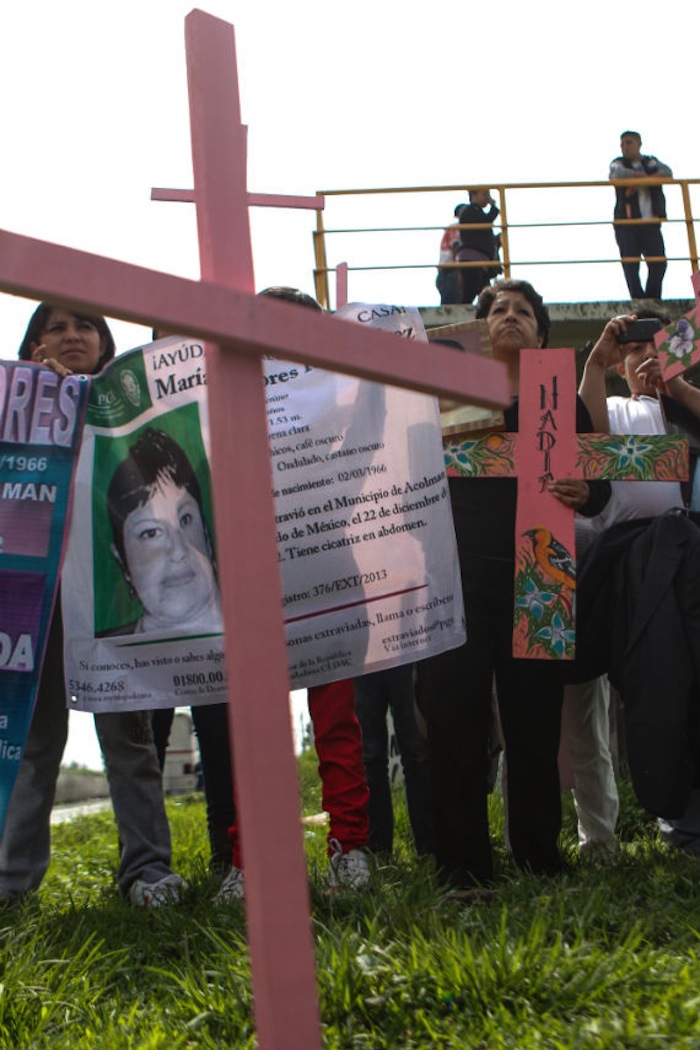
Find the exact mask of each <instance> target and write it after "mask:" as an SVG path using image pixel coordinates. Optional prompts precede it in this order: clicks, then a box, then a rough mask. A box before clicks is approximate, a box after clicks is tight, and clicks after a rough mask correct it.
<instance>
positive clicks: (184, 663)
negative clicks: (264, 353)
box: [63, 306, 464, 710]
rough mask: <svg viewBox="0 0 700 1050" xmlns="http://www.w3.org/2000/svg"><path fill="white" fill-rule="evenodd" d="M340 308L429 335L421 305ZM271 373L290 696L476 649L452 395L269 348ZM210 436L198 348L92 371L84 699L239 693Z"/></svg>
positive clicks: (73, 537)
mask: <svg viewBox="0 0 700 1050" xmlns="http://www.w3.org/2000/svg"><path fill="white" fill-rule="evenodd" d="M342 313H343V316H344V323H347V321H348V320H352V321H355V322H356V323H359V324H363V323H365V324H382V325H383V326H385V327H389V328H390V330H392V331H395V332H396V334H397V336H398V337H403V338H410V339H415V338H422V339H425V334H424V331H423V326H422V322H421V320H420V315H419V313H418V311H417V310H412V309H409V308H404V307H388V306H387V307H384V306H379V307H378V306H374V307H372V306H367V307H365V306H355V307H348V308H346V309H345V311H343V312H342ZM339 323H340V322H339ZM263 382H264V384H265V392H266V397H267V410H268V420H269V432H270V457H271V471H272V485H273V491H274V497H275V514H276V525H277V541H278V556H279V560H280V565H281V568H282V577H283V592H284V595H283V613H284V618H285V625H286V629H287V640H288V651H289V669H290V687H291V688H302V687H306V686H310V685H317V684H322V683H324V682H329V681H333V680H336V679H339V678H346V677H354V676H356V675H359V674H363V673H367V672H369V671H375V670H380V669H382V668H385V667H390V666H394V665H396V664H400V663H406V662H410V661H413V660H416V659H421V658H424V657H426V656H428V655H432V654H433V653H437V652H441V651H443V650H444V649H449V648H452V647H454V646H456V645H459V644H461V643H462V642H463V640H464V629H463V610H462V599H461V590H460V587H459V575H458V568H457V556H456V547H455V541H454V532H453V527H452V518H451V513H450V507H449V499H448V490H447V483H446V479H445V473H444V467H443V458H442V446H441V441H440V424H439V417H438V410H437V404H436V402H435V400H434V399H433V398H428V397H425V396H423V395H418V394H412V393H409V392H406V391H401V390H397V389H394V388H390V387H384V386H381V385H379V384H373V383H367V382H366V381H362V380H358V379H353V378H351V377H344V376H339V375H336V374H331V373H328V372H325V371H323V370H320V369H315V368H309V367H307V366H303V365H297V364H293V363H289V362H283V361H279V360H272V359H270V360H266V361H265V362H264V368H263ZM210 440H211V435H210V433H209V420H208V413H207V401H206V362H205V355H204V347H203V345H202V344H201V343H199V342H197V341H196V340H192V339H177V338H170V339H166V340H160V341H159V342H157V343H153V344H151V345H150V346H146V347H142V348H139V349H137V350H135V351H132V352H131V353H129V354H125V355H123V356H121V357H119V358H118V359H117V360H116V361H115V362H113V363H112V364H111V365H110V366H109V367H108V368H107V369H105V371H104V372H103V373H102V374H101V375H100V376H99V377H97V378H96V379H95V380H94V382H93V386H92V391H91V397H90V403H89V406H88V414H87V422H86V428H85V435H84V440H83V450H82V453H81V458H80V464H79V468H78V475H77V480H76V512H75V514H74V517H73V527H72V529H71V534H70V540H69V545H68V551H67V555H66V572H65V579H64V585H63V601H64V610H65V620H66V635H67V643H66V654H67V657H66V662H67V675H68V686H69V696H70V703H71V705H72V706H74V707H75V708H76V709H82V710H120V709H130V708H134V707H150V708H156V707H170V706H173V705H190V704H196V703H208V702H209V703H213V702H220V701H222V700H224V699H225V698H226V681H225V669H224V659H223V653H224V640H223V635H222V621H221V602H220V595H219V589H218V576H217V568H216V538H215V535H214V519H213V512H212V492H211V480H210V474H209V465H208V449H209V442H210ZM232 454H235V451H232ZM240 454H242V455H244V454H245V450H241V452H240Z"/></svg>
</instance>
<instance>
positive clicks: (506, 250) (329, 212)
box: [313, 178, 700, 307]
mask: <svg viewBox="0 0 700 1050" xmlns="http://www.w3.org/2000/svg"><path fill="white" fill-rule="evenodd" d="M659 185H663V186H664V187H665V188H666V189H669V188H670V187H675V186H677V187H679V190H680V195H679V196H680V201H679V202H678V201H677V199H676V194H674V200H673V202H671V201H667V203H668V205H669V207H668V211H669V215H668V218H667V219H665V220H663V224H664V229H669V228H673V227H675V228H677V229H679V230H680V228H681V227H684V232H685V243H686V245H687V250H683V249H682V248H681V249H680V250H678V251H676V253H675V254H667V255H666V256H665V258H666V259H667V260H668V261H669V262H674V263H677V262H681V263H682V262H685V263H687V264H688V274H689V275H690V274H691V273H694V272H696V271H697V269H698V247H697V237H696V230H695V224H696V223H697V222H698V221H700V219H698V218H695V217H694V216H693V208H692V201H691V187H697V186H700V179H658V178H657V179H653V178H637V179H635V188H637V187H640V186H659ZM613 186H629V180H624V179H618V180H615V181H613V182H608V181H606V182H600V181H598V182H556V183H552V182H532V183H531V182H528V183H501V184H499V185H492V186H489V187H486V186H485V185H484V184H472V185H471V186H470V187H469V188H470V189H472V190H473V189H486V188H488V189H491V191H492V194H493V195H494V196H496V194H497V195H498V199H497V203H498V207H499V210H500V215H499V217H498V220H497V224H496V227H495V228H498V227H500V231H499V232H500V235H501V258H500V259H499V260H498V261H495V262H492V263H488V262H481V261H479V262H459V263H458V262H455V263H452V264H449V265H450V266H452V267H454V268H457V269H459V268H468V267H471V266H475V267H476V266H479V267H483V266H489V265H490V266H491V267H493V268H496V267H499V266H502V268H503V272H504V275H505V276H506V277H510V276H513V272H512V271H513V269H514V268H517V269H522V268H523V267H528V268H531V267H533V266H566V265H571V264H574V263H576V264H584V265H596V266H600V265H603V264H608V263H616V264H617V265H618V266H619V264H620V261H621V260H620V256H619V254H616V255H613V256H607V255H603V257H597V258H586V257H576V255H575V254H574V253H572V254H571V255H569V256H568V257H561V256H558V257H554V258H548V257H541V256H540V257H537V258H527V257H526V255H523V254H520V255H518V254H517V253H514V251H513V241H514V240H515V236H516V234H518V235H519V237H520V239H521V240H524V241H526V238H524V237H522V236H521V235H522V234H523V233H529V234H532V233H534V232H535V231H540V232H541V231H547V230H549V231H554V230H560V231H561V230H568V231H570V237H569V242H570V243H571V244H572V245H574V246H575V240H576V236H575V235H576V231H578V230H581V229H582V228H584V227H590V228H594V227H604V228H607V230H608V231H609V230H610V229H611V228H612V227H613V226H614V225H642V224H644V223H647V222H649V221H653V220H648V219H622V220H615V221H614V222H613V220H612V218H611V212H612V207H613V203H614V201H613V199H612V198H613V193H612V187H613ZM603 189H604V190H605V191H606V193H605V196H604V197H601V196H600V193H601V190H603ZM593 190H595V191H596V194H597V196H598V198H599V200H601V203H602V205H603V207H604V208H605V211H604V212H603V210H602V208H600V207H597V205H596V208H595V209H594V210H593V212H592V214H591V217H589V218H582V217H581V208H582V199H583V198H582V191H593ZM559 191H561V192H562V194H564V195H565V196H564V197H562V199H564V200H566V199H567V198H568V199H570V202H571V204H570V207H571V210H572V211H574V210H576V217H575V218H568V217H566V216H564V217H559V216H557V217H555V218H551V219H550V218H548V220H547V221H520V220H518V221H514V222H510V221H509V217H508V216H509V211H511V206H513V209H512V210H513V211H517V210H518V208H517V205H518V202H519V198H522V197H523V196H524V197H526V198H527V199H528V201H529V202H530V203H532V202H533V201H538V196H539V197H540V200H539V201H538V203H537V205H536V206H537V207H540V208H544V210H545V211H547V208H548V202H547V199H546V198H547V195H549V197H550V198H551V196H552V194H554V193H557V194H558V193H559ZM695 192H696V191H695ZM319 193H320V194H321V193H322V194H323V196H324V197H325V199H326V207H325V212H322V211H319V212H317V216H316V230H315V232H314V234H313V242H314V263H315V269H314V281H315V288H316V298H317V299H318V300H319V302H320V303H322V304H323V305H324V306H325V307H329V306H330V305H331V287H330V282H329V277H330V275H333V274H334V273H335V272H336V268H337V266H338V264H340V263H341V262H342V263H347V268H348V274H350V275H352V273H353V272H360V271H368V270H374V271H380V270H396V271H398V270H417V269H418V270H420V269H423V270H433V271H436V267H437V260H436V259H435V258H430V259H426V258H425V257H421V253H424V251H425V248H424V247H423V246H422V245H420V246H418V247H417V248H416V247H415V240H416V239H415V237H414V238H413V239H411V238H409V237H408V235H409V234H414V235H417V234H419V233H421V234H424V233H426V232H427V231H430V232H431V233H432V231H435V232H436V234H437V232H438V231H439V232H440V234H441V233H442V231H443V230H444V228H445V225H446V224H445V223H444V222H443V223H442V224H441V225H421V226H417V225H413V226H403V225H356V224H354V222H351V223H350V224H345V225H344V226H336V227H332V228H327V227H326V225H325V223H326V222H327V221H329V220H331V221H332V220H333V215H334V205H336V203H337V202H339V201H341V202H342V203H344V204H346V205H347V204H348V203H352V204H353V207H352V209H351V210H352V212H353V219H354V217H355V216H357V215H364V214H365V212H366V211H367V210H370V211H371V210H372V209H371V207H370V201H371V200H372V199H373V198H379V197H381V198H382V208H383V209H384V213H385V214H387V215H389V216H390V214H391V211H392V207H393V206H395V205H396V204H397V201H400V200H401V199H403V195H406V196H407V195H419V196H418V198H416V197H414V198H413V200H414V201H415V200H417V199H419V200H421V201H425V202H426V207H424V208H421V209H420V210H421V214H426V213H427V212H432V213H433V214H437V213H438V211H439V209H441V208H442V206H443V205H442V201H443V200H444V199H445V198H446V196H447V195H453V199H460V200H465V201H466V200H467V199H468V197H467V196H466V195H467V193H468V189H467V187H465V186H464V185H461V186H420V187H393V188H385V189H351V190H320V191H319ZM430 195H432V197H433V201H432V202H431V201H430ZM669 196H670V194H669ZM358 198H364V200H363V201H362V203H359V206H358V203H357V199H358ZM677 203H680V207H672V204H673V205H674V206H675V205H676V204H677ZM431 204H432V207H431ZM390 205H391V206H392V207H390ZM522 210H523V209H522V208H520V211H522ZM525 210H527V209H525ZM554 210H555V212H556V209H554ZM583 210H584V212H586V211H588V212H589V213H590V202H589V203H587V204H586V205H585V207H584V209H583ZM345 212H346V213H347V212H348V208H347V207H346V208H345ZM516 218H517V216H516ZM460 228H463V229H486V228H488V229H492V228H494V227H493V226H492V224H490V223H483V224H469V225H464V226H462V227H460ZM360 234H371V235H374V241H375V250H376V243H377V241H376V237H377V236H379V235H387V236H388V235H390V234H391V235H392V236H393V235H405V236H406V238H407V239H406V242H405V244H406V247H405V248H404V249H402V258H401V261H398V262H391V263H380V262H378V261H377V260H376V258H375V259H374V260H373V259H372V258H365V257H364V256H363V255H362V254H361V249H358V250H357V251H355V250H354V248H352V247H351V245H352V243H353V238H357V236H358V235H360ZM341 235H342V237H341ZM336 239H337V240H341V239H342V242H343V243H342V248H341V249H340V254H338V253H337V252H335V253H331V252H329V244H332V243H333V241H334V240H336ZM676 239H677V238H676ZM540 240H541V238H540ZM401 243H402V244H403V243H404V242H403V241H402V242H401ZM424 243H425V241H424V240H423V244H424ZM535 243H536V242H535V241H534V240H533V239H532V238H530V244H535ZM605 247H606V248H607V245H606V246H605ZM414 250H415V251H416V257H413V255H412V252H413V251H414ZM434 254H435V255H437V251H435V253H434ZM531 254H532V253H531ZM598 254H602V253H600V252H599V253H598ZM331 255H332V261H330V262H329V256H331ZM622 261H624V262H628V261H629V262H631V261H639V260H637V259H633V258H630V257H625V258H624V259H623V260H622ZM651 261H655V260H654V259H652V260H651Z"/></svg>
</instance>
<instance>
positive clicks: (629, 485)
mask: <svg viewBox="0 0 700 1050" xmlns="http://www.w3.org/2000/svg"><path fill="white" fill-rule="evenodd" d="M608 418H609V419H610V431H611V433H613V434H665V433H666V427H665V425H664V418H663V415H662V412H661V405H660V404H659V402H658V401H657V400H656V398H654V397H647V396H646V395H644V394H642V395H641V397H609V398H608ZM611 486H612V495H611V497H610V502H609V503H608V505H607V506H606V507H605V509H604V510H603V512H602V513H601V514H598V516H597V517H595V518H591V519H590V520H591V523H592V525H593V527H594V528H595V531H596V532H602V531H603V529H608V528H610V526H611V525H615V524H616V523H617V522H618V521H629V520H631V519H632V518H655V517H656V516H657V515H659V514H663V513H664V511H667V510H670V509H671V508H672V507H682V506H683V495H682V493H681V486H680V484H679V482H677V481H613V482H612V483H611Z"/></svg>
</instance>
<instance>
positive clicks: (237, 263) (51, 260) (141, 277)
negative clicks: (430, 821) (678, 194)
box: [0, 11, 509, 1050]
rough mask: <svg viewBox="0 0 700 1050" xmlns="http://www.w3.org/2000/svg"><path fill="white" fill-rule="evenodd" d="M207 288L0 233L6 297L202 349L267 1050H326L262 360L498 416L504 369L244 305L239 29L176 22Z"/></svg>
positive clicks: (253, 951)
mask: <svg viewBox="0 0 700 1050" xmlns="http://www.w3.org/2000/svg"><path fill="white" fill-rule="evenodd" d="M186 48H187V68H188V80H189V94H190V118H191V134H192V153H193V165H194V184H195V191H194V195H195V201H196V205H197V221H198V230H199V248H200V257H201V269H202V281H200V282H197V281H188V280H186V279H183V278H178V277H173V276H170V275H166V274H162V273H157V272H154V271H150V270H146V269H143V268H140V267H136V266H131V265H128V264H126V263H122V262H117V261H115V260H111V259H106V258H103V257H100V256H94V255H88V254H86V253H83V252H76V251H72V250H69V249H67V248H63V247H59V246H57V245H51V244H47V243H45V242H40V241H35V240H31V239H29V238H25V237H20V236H17V235H14V234H9V233H2V232H0V287H2V288H3V289H4V290H6V291H9V292H13V293H15V294H18V295H24V296H28V297H30V298H43V299H49V300H52V301H60V302H63V303H65V304H67V305H68V306H70V307H72V308H73V309H80V310H88V311H90V312H93V313H94V312H96V311H99V312H100V313H104V314H107V315H109V316H111V317H117V318H123V319H124V320H129V321H134V322H136V323H140V324H145V325H149V326H150V325H152V324H158V325H161V326H163V327H165V328H168V329H170V330H171V331H176V332H179V333H181V334H183V335H193V336H196V337H199V338H203V339H206V340H208V341H209V344H210V345H208V346H207V369H208V379H209V385H208V390H209V404H210V419H211V433H212V474H213V489H214V503H215V515H216V534H217V537H218V561H219V568H220V581H221V591H222V598H223V614H224V624H225V631H226V639H227V653H226V658H227V659H226V662H227V670H228V681H229V711H230V719H231V730H232V741H233V750H234V762H235V767H236V781H237V786H238V803H239V806H240V821H241V831H242V842H243V850H244V858H245V867H246V908H247V916H248V938H249V944H250V956H251V967H252V974H253V991H254V1002H255V1018H256V1025H257V1030H258V1044H259V1046H260V1048H261V1050H301V1048H305V1050H320V1047H321V1034H320V1022H319V1016H318V1005H317V998H316V983H315V969H314V957H313V942H312V936H311V923H310V918H309V896H308V885H307V875H306V863H305V857H304V851H303V843H302V837H301V829H300V821H299V798H298V783H297V774H296V763H295V758H294V748H293V740H292V728H291V723H290V717H289V704H288V690H289V682H288V674H287V654H286V645H285V636H284V628H283V622H282V599H281V589H280V579H279V570H278V562H277V550H276V539H275V526H274V506H273V500H272V481H271V473H270V463H269V453H268V443H267V422H266V414H265V403H264V393H263V389H264V388H263V379H262V371H261V363H260V357H261V355H265V354H269V355H272V356H275V357H279V358H283V359H291V360H296V361H301V362H306V363H308V364H311V365H319V366H322V367H325V368H329V369H332V370H334V371H339V372H348V373H352V374H355V375H360V376H362V377H365V378H367V379H372V380H375V381H378V382H384V383H391V384H393V385H396V386H404V387H409V388H417V389H423V390H426V391H427V392H429V393H433V394H437V395H444V396H447V395H454V396H457V397H462V398H464V399H465V400H467V401H469V400H472V401H476V402H477V403H478V404H482V405H485V406H492V407H498V406H502V405H505V404H507V403H508V400H509V394H508V382H507V377H506V374H505V369H504V368H503V367H502V366H501V365H499V364H496V363H494V362H492V361H488V360H484V359H482V358H479V357H477V356H473V357H468V356H467V355H463V354H459V353H455V352H454V351H452V350H450V349H446V348H431V349H430V350H427V349H426V348H425V347H421V346H420V345H415V346H414V345H407V344H406V342H405V340H397V339H396V338H395V337H394V336H391V335H388V334H385V333H381V332H378V331H364V330H360V329H359V326H354V325H349V324H343V323H340V322H338V321H336V320H335V319H334V318H332V317H329V316H324V315H317V314H315V313H314V312H313V311H310V310H299V309H298V308H295V307H294V306H291V305H289V304H287V303H284V302H278V301H274V300H269V299H266V300H260V299H256V297H255V296H254V295H253V264H252V251H251V244H250V230H249V225H248V203H249V199H248V194H247V187H246V146H245V128H244V127H243V126H242V125H241V120H240V110H239V100H238V85H237V72H236V56H235V42H234V35H233V27H232V26H230V25H228V24H227V23H225V22H221V21H220V20H218V19H215V18H213V17H211V16H209V15H207V14H205V13H203V12H201V11H193V12H191V13H190V15H188V17H187V19H186Z"/></svg>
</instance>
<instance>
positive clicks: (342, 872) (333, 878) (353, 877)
mask: <svg viewBox="0 0 700 1050" xmlns="http://www.w3.org/2000/svg"><path fill="white" fill-rule="evenodd" d="M330 846H331V849H332V850H333V852H332V853H331V856H330V862H329V863H330V867H329V871H328V881H329V883H330V885H331V886H333V887H334V888H337V889H340V888H345V889H349V890H361V889H364V887H365V886H369V883H370V873H369V864H368V863H367V854H366V853H365V851H364V850H363V849H349V850H348V851H347V853H343V847H342V846H341V844H340V843H339V842H338V840H337V839H333V840H332V842H331V843H330Z"/></svg>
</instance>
